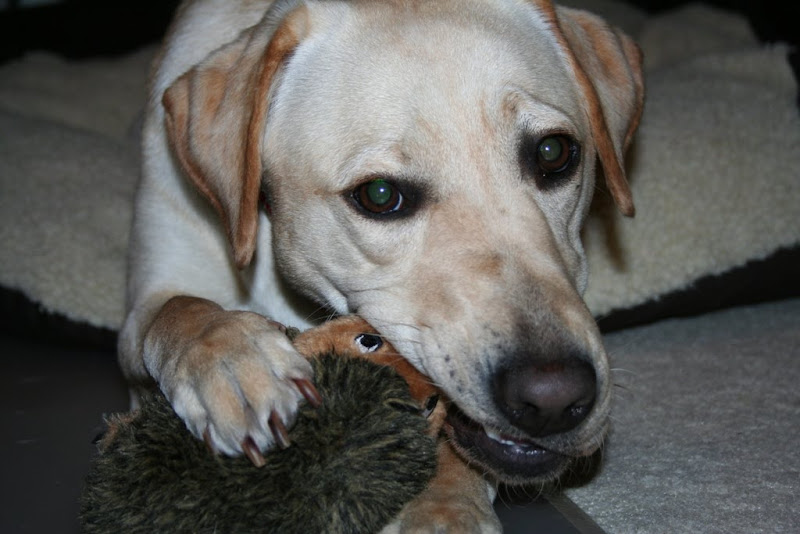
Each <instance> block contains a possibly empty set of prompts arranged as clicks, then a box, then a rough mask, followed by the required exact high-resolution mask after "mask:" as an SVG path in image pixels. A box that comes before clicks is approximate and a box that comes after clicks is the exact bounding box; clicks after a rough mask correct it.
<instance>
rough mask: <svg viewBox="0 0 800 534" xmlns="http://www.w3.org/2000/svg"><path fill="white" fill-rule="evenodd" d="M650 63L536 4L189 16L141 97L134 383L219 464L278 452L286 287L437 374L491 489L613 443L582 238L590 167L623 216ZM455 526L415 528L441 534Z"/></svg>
mask: <svg viewBox="0 0 800 534" xmlns="http://www.w3.org/2000/svg"><path fill="white" fill-rule="evenodd" d="M640 60H641V58H640V54H639V52H638V48H637V47H636V46H635V45H634V44H633V42H632V41H631V40H630V39H629V38H628V37H626V36H625V35H623V34H622V33H621V32H619V31H617V30H615V29H613V28H610V27H609V26H607V25H606V24H605V23H604V22H603V21H602V20H600V19H599V18H597V17H595V16H593V15H590V14H588V13H585V12H582V11H576V10H571V9H565V8H560V7H554V6H553V5H552V4H550V3H549V2H547V1H545V0H529V1H525V0H405V1H402V0H276V1H274V2H273V1H271V0H238V1H234V0H193V1H187V2H185V3H184V4H183V5H182V6H181V7H180V9H179V12H178V15H177V17H176V19H175V21H174V23H173V26H172V28H171V30H170V32H169V35H168V36H167V38H166V42H165V46H164V48H163V51H162V53H161V54H160V56H159V58H158V59H157V61H156V65H155V69H154V73H153V77H152V80H151V93H150V102H149V106H148V113H147V118H146V123H145V129H144V141H143V152H144V160H143V177H142V181H141V184H140V187H139V191H138V196H137V201H136V209H135V221H134V226H133V230H132V235H131V250H130V273H129V310H128V315H127V318H126V321H125V324H124V327H123V330H122V333H121V337H120V359H121V364H122V367H123V369H124V370H125V372H126V374H127V376H128V377H129V378H130V379H131V381H132V382H137V381H144V380H149V379H151V378H152V379H154V380H155V381H156V382H157V384H158V385H159V387H160V388H161V389H162V390H163V392H164V393H165V394H166V395H167V397H168V398H169V399H170V401H171V402H172V404H173V406H174V408H175V409H176V411H177V412H178V413H179V414H180V416H181V417H182V418H183V419H184V420H185V422H186V425H187V426H188V428H189V429H190V430H191V431H192V432H193V433H194V434H195V435H196V436H197V437H198V438H205V439H206V440H207V441H208V442H209V444H210V445H211V446H212V447H214V448H215V449H216V450H218V451H220V452H221V453H224V454H231V455H235V454H240V453H250V452H252V451H264V450H266V449H268V448H269V447H271V446H273V445H274V444H276V443H277V444H278V445H281V444H283V445H285V442H284V441H285V430H284V427H285V426H286V425H288V424H290V423H291V422H292V419H293V417H294V414H295V411H296V408H297V405H298V403H299V402H300V401H301V399H302V398H303V397H306V398H308V399H309V400H311V401H316V400H317V399H316V396H315V392H314V390H313V386H312V385H311V384H310V382H309V376H310V368H309V365H308V364H307V362H306V360H305V359H304V358H303V357H302V356H301V355H300V354H298V352H297V351H296V350H295V349H294V347H292V346H291V345H290V344H289V343H288V342H287V341H286V339H285V336H284V335H283V334H282V333H281V332H280V328H279V325H278V324H277V323H276V322H275V321H280V322H283V323H287V324H292V325H297V326H305V325H308V324H309V323H310V321H309V319H308V316H307V312H306V311H305V310H306V308H303V307H302V306H300V305H299V304H298V303H299V302H300V300H301V299H299V298H298V295H302V296H304V297H310V298H311V299H313V300H315V301H316V302H318V303H319V304H320V305H322V306H325V307H327V308H329V309H330V310H332V311H334V312H336V313H340V314H344V313H356V314H358V315H360V316H362V317H363V318H365V319H366V320H367V321H368V322H369V323H370V324H372V325H373V326H374V327H375V328H376V329H377V330H378V332H380V335H381V336H383V337H384V338H385V339H387V340H389V341H390V342H391V343H392V344H393V345H394V346H395V347H396V348H397V350H399V351H400V352H401V353H402V354H403V356H404V357H406V358H407V359H408V361H409V362H411V364H412V365H413V366H415V367H416V368H417V369H419V370H420V371H421V372H422V373H424V374H425V375H427V376H429V377H430V378H431V379H432V380H433V381H434V382H435V384H436V385H437V386H438V387H439V388H441V390H442V391H444V392H445V393H446V395H447V396H448V397H449V398H450V399H452V401H453V406H454V408H453V410H452V413H451V414H450V416H449V421H448V422H449V424H448V425H447V428H448V429H449V430H448V431H449V432H450V436H451V441H452V443H453V444H454V446H455V448H456V449H458V450H459V451H461V453H462V454H463V455H465V456H466V457H467V458H468V459H469V461H470V462H472V463H473V464H474V465H476V466H478V468H479V469H480V470H481V471H483V472H486V473H488V474H489V478H490V479H492V480H502V481H507V482H512V483H524V482H529V481H534V480H541V479H544V478H551V477H555V476H557V475H558V474H559V473H560V472H562V471H563V469H564V468H565V467H566V466H567V465H568V464H569V462H570V459H572V458H574V457H576V456H581V455H586V454H590V453H592V452H593V451H594V450H596V449H597V447H599V445H600V443H601V442H602V440H603V436H604V432H605V430H606V426H607V420H608V408H609V398H610V391H611V383H610V379H609V376H608V364H607V359H606V354H605V352H604V349H603V346H602V343H601V339H600V336H599V334H598V331H597V329H596V327H595V324H594V321H593V320H592V317H591V315H590V314H589V312H588V311H587V309H586V306H585V305H584V303H583V300H582V299H581V296H580V295H581V292H582V291H583V290H584V288H585V285H586V273H587V269H586V264H585V257H584V253H583V249H582V246H581V243H580V237H579V234H580V228H581V225H582V223H583V220H584V217H585V215H586V211H587V209H588V206H589V202H590V199H591V196H592V193H593V191H594V188H595V185H594V175H595V166H596V161H599V163H600V165H601V166H602V169H603V172H604V175H605V178H606V182H607V184H608V187H609V190H610V192H611V195H612V196H613V198H614V200H615V201H616V203H617V205H618V207H619V209H620V210H621V211H622V212H623V213H625V214H627V215H632V214H633V210H634V208H633V202H632V199H631V195H630V191H629V189H628V185H627V182H626V178H625V174H624V171H623V166H622V160H623V155H624V153H625V150H626V148H627V145H628V144H629V142H630V139H631V137H632V135H633V132H634V131H635V129H636V126H637V123H638V120H639V116H640V113H641V108H642V79H641V68H640ZM260 199H261V200H263V202H260ZM464 487H465V488H466V487H472V486H470V485H469V484H464ZM476 488H477V489H476ZM456 493H458V492H456ZM463 493H464V492H462V494H463ZM466 493H470V492H468V491H467V492H466ZM479 494H480V497H479V498H478V497H476V495H479ZM470 495H471V497H469V498H468V499H467V500H468V501H470V502H477V501H480V502H479V503H478V505H476V506H477V508H474V509H475V510H478V511H477V512H475V514H476V515H475V516H474V517H473V519H474V521H473V522H472V525H473V528H476V529H478V530H480V529H484V530H492V529H496V528H498V526H497V521H496V518H495V517H494V516H493V514H492V512H491V507H490V506H489V505H487V503H490V501H491V497H492V492H491V490H490V489H488V487H487V485H486V484H476V485H474V487H472V490H471V494H470ZM451 497H452V498H451V502H456V501H458V499H459V498H460V497H459V496H458V495H456V494H453V495H452V496H451ZM476 499H477V501H476ZM464 502H466V501H464ZM457 509H458V506H457V505H453V507H451V508H450V509H449V511H448V509H447V506H446V505H445V506H444V507H441V506H437V507H432V508H428V509H427V511H424V512H420V513H418V514H415V515H414V517H415V518H417V519H418V520H419V521H420V522H422V523H424V522H425V521H428V522H431V524H433V523H436V524H440V525H443V526H444V527H448V526H451V528H453V529H456V530H457V529H458V528H460V527H457V526H452V525H454V524H456V523H457V522H458V520H459V519H458V516H459V514H458V513H451V512H453V510H457ZM419 510H422V508H419ZM417 519H415V520H417ZM403 524H404V523H403V522H402V521H400V522H398V523H397V525H403ZM397 525H396V526H397ZM397 528H401V529H406V527H402V526H397ZM409 528H413V527H409Z"/></svg>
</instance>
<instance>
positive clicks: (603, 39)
mask: <svg viewBox="0 0 800 534" xmlns="http://www.w3.org/2000/svg"><path fill="white" fill-rule="evenodd" d="M534 3H535V4H536V5H537V6H538V7H539V9H540V12H541V13H542V14H543V15H545V17H546V18H547V19H549V20H548V23H549V24H550V25H551V27H552V28H553V32H554V34H555V37H556V40H557V41H558V43H559V45H560V46H561V48H562V49H563V51H564V53H565V55H566V57H567V61H568V62H569V63H570V66H571V67H572V69H573V72H574V73H575V77H576V82H577V83H578V86H579V88H580V90H581V92H582V93H583V97H584V99H585V103H586V107H587V112H588V116H589V122H590V125H591V129H592V137H593V138H594V142H595V146H596V147H597V154H598V157H599V159H600V163H601V165H602V166H603V172H604V174H605V178H606V183H607V184H608V188H609V190H610V191H611V195H612V197H613V198H614V202H616V204H617V207H618V208H619V210H620V211H621V212H622V213H623V214H624V215H627V216H629V217H632V216H633V215H634V213H635V211H636V210H635V208H634V205H633V196H632V195H631V191H630V187H629V186H628V180H627V178H626V176H625V167H624V156H625V152H626V151H627V149H628V146H629V145H630V142H631V139H632V138H633V134H634V132H635V131H636V128H637V127H638V126H639V119H640V118H641V116H642V110H643V108H644V81H643V76H642V53H641V51H640V49H639V47H638V46H637V45H636V43H634V42H633V40H632V39H631V38H630V37H628V36H627V35H625V34H624V33H622V32H621V31H620V30H618V29H616V28H613V27H611V26H609V25H608V24H607V23H606V22H605V21H604V20H603V19H601V18H600V17H598V16H596V15H593V14H591V13H588V12H586V11H580V10H576V9H569V8H564V7H560V6H559V7H554V6H553V4H552V3H551V2H550V1H549V0H534Z"/></svg>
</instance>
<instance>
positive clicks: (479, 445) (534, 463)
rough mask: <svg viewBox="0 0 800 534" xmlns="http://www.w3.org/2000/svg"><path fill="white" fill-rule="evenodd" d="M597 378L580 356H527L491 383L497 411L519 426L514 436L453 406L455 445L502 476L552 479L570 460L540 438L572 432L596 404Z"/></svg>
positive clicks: (515, 479)
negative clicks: (524, 360) (547, 446)
mask: <svg viewBox="0 0 800 534" xmlns="http://www.w3.org/2000/svg"><path fill="white" fill-rule="evenodd" d="M517 361H519V360H517ZM596 382H597V379H596V375H595V371H594V368H593V367H592V365H591V364H590V363H589V362H588V361H587V359H586V358H584V357H582V356H581V355H578V354H570V355H567V356H562V357H560V358H553V359H549V360H542V359H540V358H534V359H532V360H531V359H529V360H528V362H527V363H525V364H517V365H512V366H509V367H507V368H503V369H500V370H498V371H496V372H495V375H494V380H493V383H492V389H493V395H494V402H495V405H496V407H497V410H498V411H499V412H500V413H501V414H502V415H503V416H504V417H505V418H506V420H507V421H508V422H509V423H510V425H511V426H513V427H514V428H515V430H516V431H517V432H515V433H514V434H515V435H513V436H512V435H508V434H504V433H501V432H499V431H496V430H493V429H491V428H487V427H485V426H484V425H481V424H480V423H478V422H477V421H474V420H472V419H470V418H469V417H468V416H467V415H465V414H464V413H463V412H462V411H461V410H459V409H458V408H457V407H455V406H451V408H450V410H449V415H448V419H447V422H448V425H447V426H446V430H447V432H448V433H449V434H450V438H451V439H452V440H453V441H454V443H455V445H456V448H457V449H459V450H461V451H462V453H463V454H465V455H466V456H468V457H469V458H470V459H471V460H473V461H475V462H477V463H478V464H480V465H481V466H483V467H485V468H487V469H488V470H490V471H491V472H492V473H494V474H495V476H496V477H497V478H498V479H499V480H502V481H504V482H511V483H527V482H534V481H540V480H544V479H550V478H553V477H555V476H558V475H559V474H560V473H561V472H562V471H563V470H564V468H565V467H566V466H567V465H568V464H569V463H570V461H571V460H572V458H571V457H570V456H567V455H564V454H560V453H558V452H555V451H552V450H548V449H547V448H544V447H542V446H540V445H538V444H537V442H538V441H539V440H540V439H541V438H546V437H551V436H554V435H557V434H565V433H568V432H570V431H571V430H573V429H575V428H576V427H578V426H579V425H580V424H581V422H583V421H584V420H585V419H586V417H587V416H588V415H589V414H590V413H591V411H592V408H593V406H594V403H595V397H596V389H597V386H596ZM520 436H524V437H520Z"/></svg>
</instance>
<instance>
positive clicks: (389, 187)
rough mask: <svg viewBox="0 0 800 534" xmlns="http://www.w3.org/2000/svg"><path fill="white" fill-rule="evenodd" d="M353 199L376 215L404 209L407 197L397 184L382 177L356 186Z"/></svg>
mask: <svg viewBox="0 0 800 534" xmlns="http://www.w3.org/2000/svg"><path fill="white" fill-rule="evenodd" d="M353 199H354V200H355V201H356V202H357V203H358V205H359V206H361V207H362V208H363V209H365V210H366V211H368V212H370V213H373V214H375V215H386V214H389V213H395V212H397V211H400V210H401V209H403V207H404V204H405V198H404V197H403V194H402V193H401V192H400V190H399V189H398V188H397V186H395V185H394V184H392V183H390V182H387V181H386V180H383V179H381V178H377V179H375V180H372V181H370V182H367V183H364V184H361V185H360V186H358V187H356V189H355V191H353Z"/></svg>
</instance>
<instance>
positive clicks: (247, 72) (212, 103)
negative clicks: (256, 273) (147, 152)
mask: <svg viewBox="0 0 800 534" xmlns="http://www.w3.org/2000/svg"><path fill="white" fill-rule="evenodd" d="M275 18H276V17H273V16H272V13H271V12H268V13H267V15H266V16H265V17H264V19H263V20H262V22H261V23H259V24H257V25H255V26H253V27H251V28H249V29H247V30H245V31H244V32H242V34H241V35H239V37H238V38H237V39H236V40H235V41H233V42H231V43H230V44H227V45H225V46H223V47H222V48H220V49H218V50H216V51H215V52H212V53H211V54H210V55H209V56H208V57H207V58H206V59H205V60H203V61H202V62H201V63H200V64H199V65H197V66H195V67H194V68H192V69H191V70H189V71H188V72H186V73H185V74H183V75H182V76H181V77H180V78H178V79H177V80H176V81H175V82H174V83H173V84H172V85H171V86H170V87H169V88H167V90H166V92H165V93H164V97H163V99H162V102H163V104H164V109H165V112H166V131H167V135H168V137H169V141H170V145H171V147H172V150H173V152H174V153H175V156H176V157H177V159H178V161H179V163H180V165H181V167H182V168H183V170H184V172H185V173H186V175H187V176H188V178H189V179H190V180H191V182H192V183H193V184H194V186H195V187H196V188H197V189H198V190H199V191H200V193H201V194H202V195H203V196H204V197H205V198H206V199H207V200H208V201H209V202H210V203H211V205H212V206H213V207H214V209H215V210H216V211H217V213H218V214H219V216H220V219H221V220H222V223H223V224H224V225H225V228H226V230H227V232H228V238H229V240H230V243H231V245H232V248H233V257H234V260H235V262H236V265H237V266H238V267H239V268H243V267H245V266H247V265H248V264H249V263H250V261H251V260H252V257H253V254H254V252H255V246H256V234H257V232H258V196H259V191H260V187H261V175H262V168H261V167H262V164H261V148H262V147H261V139H262V136H263V132H264V127H265V124H266V120H267V111H268V108H269V100H268V95H269V91H270V87H271V86H272V81H273V78H274V77H275V74H276V72H277V71H278V69H279V68H280V66H281V64H282V63H283V61H284V59H286V58H287V57H288V56H289V55H290V54H291V52H292V51H294V49H295V48H296V47H297V45H298V44H299V43H300V42H301V41H302V40H303V38H304V37H305V35H306V33H307V31H308V13H307V11H306V9H305V8H304V7H300V8H295V9H294V11H292V12H291V13H289V14H288V15H286V16H285V18H282V19H281V20H280V22H279V23H277V24H276V23H275V21H274V19H275Z"/></svg>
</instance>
